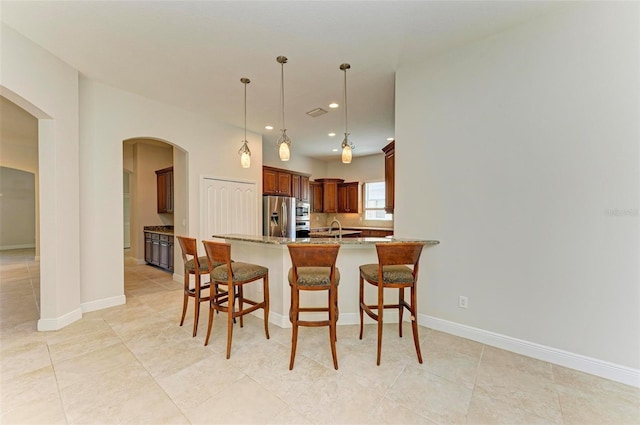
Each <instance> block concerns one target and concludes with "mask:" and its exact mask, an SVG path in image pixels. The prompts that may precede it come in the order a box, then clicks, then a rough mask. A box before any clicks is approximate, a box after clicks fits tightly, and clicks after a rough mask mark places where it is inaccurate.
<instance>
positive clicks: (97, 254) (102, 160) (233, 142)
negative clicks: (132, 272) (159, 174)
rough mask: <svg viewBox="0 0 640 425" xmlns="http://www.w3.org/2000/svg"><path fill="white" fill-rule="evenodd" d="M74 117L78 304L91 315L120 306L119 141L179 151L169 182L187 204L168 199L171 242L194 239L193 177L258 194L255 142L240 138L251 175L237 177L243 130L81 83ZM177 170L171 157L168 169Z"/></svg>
mask: <svg viewBox="0 0 640 425" xmlns="http://www.w3.org/2000/svg"><path fill="white" fill-rule="evenodd" d="M80 110H81V123H82V127H81V130H82V131H81V135H80V136H81V140H82V150H81V163H82V167H81V180H82V186H81V198H82V233H81V236H82V237H81V245H82V247H83V259H82V260H83V261H82V276H83V279H82V282H83V286H82V302H83V307H84V306H89V307H88V308H89V309H92V308H94V307H95V308H102V307H104V306H106V305H107V304H109V303H117V302H121V301H122V299H123V273H124V262H123V255H122V214H119V213H118V214H114V213H113V211H118V212H119V211H122V169H123V155H122V141H123V140H127V139H131V138H152V139H154V138H155V139H160V140H164V141H167V142H169V143H172V144H173V145H174V146H177V147H179V148H181V149H183V150H184V151H186V154H185V156H186V158H187V161H186V163H187V167H186V168H187V170H186V173H185V171H182V170H176V171H177V173H176V176H175V177H176V185H180V186H183V185H185V183H186V187H187V188H188V191H187V193H186V194H185V195H182V196H183V198H182V199H184V200H186V201H187V202H186V203H184V202H182V201H181V200H180V199H176V204H175V212H174V223H175V224H176V225H177V226H176V229H175V232H176V234H188V235H190V236H196V235H199V234H200V233H199V230H200V229H199V227H200V205H199V184H200V181H199V179H200V176H203V175H207V176H215V177H227V178H235V179H239V180H243V181H254V182H257V183H258V186H261V185H262V161H261V157H262V149H261V148H262V144H261V138H260V136H258V135H256V134H253V133H248V134H247V136H248V139H249V145H250V148H251V151H252V153H253V155H252V163H251V168H249V169H243V168H242V167H241V166H240V157H239V156H238V154H237V152H238V149H239V148H240V146H239V145H240V144H239V141H240V140H242V137H243V129H240V128H237V127H232V126H228V125H225V124H220V123H216V122H214V121H212V120H211V118H210V117H206V116H200V115H196V114H192V113H189V112H186V111H182V110H179V109H176V108H173V107H170V106H168V105H165V104H161V103H158V102H154V101H151V100H149V99H145V98H143V97H140V96H137V95H134V94H131V93H127V92H124V91H121V90H118V89H115V88H113V87H109V86H106V85H104V84H100V83H97V82H93V81H90V80H87V79H84V78H81V80H80ZM174 155H175V150H174ZM180 155H182V154H180ZM177 163H178V162H176V158H175V157H174V167H175V165H176V164H177ZM183 173H185V174H183ZM96 193H99V194H100V196H94V195H95V194H96ZM256 208H261V207H260V206H259V205H257V206H256ZM182 223H185V224H182ZM183 230H184V233H183ZM176 264H180V263H176Z"/></svg>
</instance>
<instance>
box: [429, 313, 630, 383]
mask: <svg viewBox="0 0 640 425" xmlns="http://www.w3.org/2000/svg"><path fill="white" fill-rule="evenodd" d="M418 323H419V324H420V325H422V326H426V327H428V328H431V329H435V330H438V331H442V332H446V333H448V334H452V335H456V336H460V337H463V338H467V339H470V340H473V341H477V342H481V343H483V344H487V345H491V346H493V347H498V348H502V349H504V350H507V351H512V352H514V353H518V354H522V355H524V356H528V357H533V358H535V359H538V360H543V361H546V362H550V363H554V364H557V365H559V366H564V367H568V368H570V369H575V370H579V371H581V372H585V373H589V374H592V375H596V376H600V377H602V378H606V379H610V380H612V381H616V382H621V383H623V384H627V385H631V386H634V387H640V370H638V369H633V368H630V367H627V366H622V365H618V364H615V363H611V362H607V361H604V360H599V359H594V358H592V357H587V356H583V355H581V354H575V353H570V352H568V351H564V350H560V349H558V348H553V347H547V346H545V345H541V344H536V343H534V342H529V341H524V340H521V339H517V338H512V337H510V336H506V335H501V334H497V333H494V332H490V331H485V330H483V329H478V328H474V327H471V326H467V325H462V324H459V323H455V322H450V321H448V320H443V319H439V318H437V317H432V316H427V315H424V314H419V315H418Z"/></svg>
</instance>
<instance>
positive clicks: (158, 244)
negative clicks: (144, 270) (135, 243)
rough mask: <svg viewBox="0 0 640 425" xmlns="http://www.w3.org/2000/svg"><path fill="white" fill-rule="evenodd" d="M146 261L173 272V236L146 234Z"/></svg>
mask: <svg viewBox="0 0 640 425" xmlns="http://www.w3.org/2000/svg"><path fill="white" fill-rule="evenodd" d="M144 261H145V262H146V263H147V264H151V265H153V266H157V267H160V268H161V269H165V270H168V271H171V272H172V271H173V236H171V235H165V234H162V233H153V232H145V233H144Z"/></svg>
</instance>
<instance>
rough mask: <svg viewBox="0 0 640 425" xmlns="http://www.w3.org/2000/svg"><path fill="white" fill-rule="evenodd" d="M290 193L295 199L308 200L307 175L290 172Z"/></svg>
mask: <svg viewBox="0 0 640 425" xmlns="http://www.w3.org/2000/svg"><path fill="white" fill-rule="evenodd" d="M291 189H292V190H291V192H292V193H291V195H292V196H293V197H294V198H296V200H297V201H304V202H309V177H308V176H306V175H304V174H293V173H292V174H291Z"/></svg>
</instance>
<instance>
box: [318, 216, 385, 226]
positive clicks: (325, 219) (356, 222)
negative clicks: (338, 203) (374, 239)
mask: <svg viewBox="0 0 640 425" xmlns="http://www.w3.org/2000/svg"><path fill="white" fill-rule="evenodd" d="M310 218H311V227H312V228H313V227H328V226H329V225H330V224H331V221H332V220H333V219H334V218H336V219H338V221H339V222H340V224H341V225H342V227H384V228H388V229H393V220H390V221H386V220H365V219H364V218H363V217H362V215H361V214H332V213H311V214H310Z"/></svg>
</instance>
